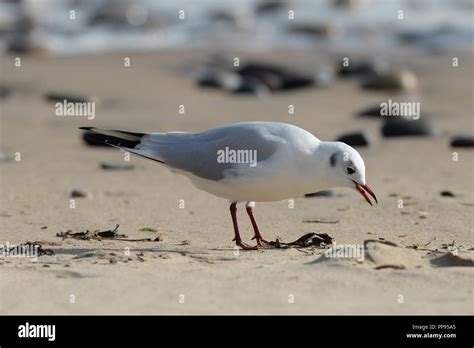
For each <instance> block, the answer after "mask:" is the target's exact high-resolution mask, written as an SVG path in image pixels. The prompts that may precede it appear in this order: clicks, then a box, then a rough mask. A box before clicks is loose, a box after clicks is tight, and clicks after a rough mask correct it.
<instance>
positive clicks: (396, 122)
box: [382, 116, 436, 137]
mask: <svg viewBox="0 0 474 348" xmlns="http://www.w3.org/2000/svg"><path fill="white" fill-rule="evenodd" d="M382 134H383V136H384V137H399V136H433V135H435V134H436V130H435V128H434V127H433V125H432V124H431V123H429V122H428V121H426V120H424V119H418V120H411V119H406V118H403V117H395V116H390V117H386V118H385V122H384V124H383V126H382Z"/></svg>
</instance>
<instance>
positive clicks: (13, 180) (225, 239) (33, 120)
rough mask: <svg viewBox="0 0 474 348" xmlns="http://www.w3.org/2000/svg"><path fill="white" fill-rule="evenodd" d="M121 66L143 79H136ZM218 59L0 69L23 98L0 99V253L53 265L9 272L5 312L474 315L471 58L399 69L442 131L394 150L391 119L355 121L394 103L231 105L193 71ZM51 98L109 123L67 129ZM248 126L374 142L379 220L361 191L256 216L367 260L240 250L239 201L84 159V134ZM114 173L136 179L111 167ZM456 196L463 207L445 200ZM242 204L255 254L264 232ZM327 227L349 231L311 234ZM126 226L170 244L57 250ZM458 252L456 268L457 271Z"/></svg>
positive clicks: (82, 122)
mask: <svg viewBox="0 0 474 348" xmlns="http://www.w3.org/2000/svg"><path fill="white" fill-rule="evenodd" d="M227 54H228V55H229V56H230V57H234V56H239V57H240V58H241V59H242V61H245V60H251V59H253V60H264V61H273V62H279V63H283V64H286V65H289V66H293V67H305V68H309V69H311V68H312V67H314V68H318V67H322V66H330V67H334V66H335V61H336V59H335V56H334V55H330V54H327V55H324V54H321V53H320V52H318V53H315V52H311V51H308V52H284V51H281V52H272V53H265V54H256V53H253V54H249V53H242V52H238V51H236V52H228V53H227ZM453 56H456V57H459V62H460V63H459V66H458V67H453V66H452V63H451V62H452V57H453ZM125 57H129V58H130V61H131V66H130V67H124V64H123V62H124V58H125ZM207 57H208V52H206V51H205V50H201V51H200V50H179V51H167V52H155V53H108V54H100V55H84V56H72V57H55V56H48V55H39V56H25V57H23V58H22V64H21V68H18V67H15V66H14V63H13V62H14V57H13V56H11V55H4V56H3V57H2V70H3V77H2V84H3V85H4V86H8V87H10V88H11V89H12V94H11V95H10V96H8V97H7V98H5V99H3V100H1V111H0V112H1V124H0V125H1V148H0V149H1V152H2V158H3V159H2V160H1V162H0V174H1V177H0V178H1V185H0V188H1V194H0V197H1V200H0V214H1V217H0V241H2V243H6V242H9V243H13V244H14V243H16V244H19V243H25V242H27V241H29V242H34V241H38V242H39V243H40V244H42V247H43V248H45V249H51V250H52V251H53V252H54V255H50V256H48V255H44V256H40V257H39V258H38V260H37V261H36V262H32V261H31V260H30V259H26V258H12V257H10V258H1V259H0V277H1V285H0V294H1V300H0V311H1V312H2V313H4V314H31V313H32V314H85V313H87V314H473V313H474V310H473V309H474V306H473V304H474V303H473V299H474V297H473V281H472V279H473V275H474V273H473V268H472V267H466V266H461V264H462V262H465V265H469V264H470V265H471V266H472V260H473V257H474V251H473V247H474V245H473V244H474V240H473V226H474V225H473V216H474V214H473V209H474V184H473V183H474V177H473V176H474V174H473V173H474V153H473V152H472V150H470V149H457V148H451V147H450V146H449V139H450V137H451V136H452V135H454V134H459V133H462V134H472V133H473V132H474V123H473V116H472V110H473V109H474V105H473V103H474V102H473V83H472V81H473V76H474V75H473V73H474V72H473V60H472V56H471V55H470V54H467V53H457V52H449V54H448V53H444V54H439V55H430V54H418V55H417V56H406V55H402V54H398V55H397V54H393V55H391V56H390V61H391V63H392V64H394V65H395V66H403V67H407V68H409V69H411V70H413V71H414V72H415V74H416V76H417V77H418V80H419V85H418V87H417V88H416V90H415V91H413V92H411V94H412V95H415V96H416V97H417V98H419V100H420V101H421V115H422V118H426V119H428V120H429V121H430V122H432V123H433V124H434V125H435V127H436V128H437V129H438V130H439V133H438V135H436V136H433V137H408V138H393V139H392V138H384V137H382V136H381V132H380V127H381V121H380V120H378V119H370V118H361V117H357V116H356V115H355V114H356V113H357V112H358V111H360V110H361V109H363V108H366V107H368V106H370V105H374V104H377V103H380V101H382V100H387V99H388V98H391V97H392V96H393V94H391V93H388V92H370V91H367V90H363V89H361V88H359V86H358V84H357V82H356V81H354V80H342V79H336V80H335V82H334V83H333V84H331V85H330V86H328V87H326V88H308V89H302V90H298V91H295V92H293V91H289V92H281V93H275V94H273V95H271V96H268V97H255V96H244V95H242V96H240V95H232V94H229V93H226V92H224V91H222V90H214V89H204V88H199V87H198V86H197V85H196V83H195V81H194V78H193V76H192V75H191V74H190V71H192V70H193V67H195V66H196V65H199V64H202V63H203V62H205V61H206V59H207ZM47 93H64V94H67V95H79V96H85V97H87V98H94V100H97V101H98V102H97V104H96V110H95V118H94V119H93V120H88V119H87V118H85V117H66V116H62V117H59V116H56V115H55V109H54V103H51V102H48V101H46V100H45V97H44V96H45V94H47ZM290 104H291V105H294V106H295V113H294V114H292V115H289V114H288V106H289V105H290ZM180 105H184V106H185V114H180V113H179V106H180ZM246 120H268V121H280V122H287V123H291V124H295V125H297V126H300V127H302V128H304V129H306V130H308V131H310V132H312V133H313V134H315V135H316V136H317V137H319V138H320V139H322V140H333V139H335V138H336V137H338V136H339V135H340V134H342V133H345V132H350V131H354V130H365V131H366V132H368V133H369V134H370V135H371V136H372V137H373V139H374V143H373V144H372V145H371V146H369V147H363V148H359V151H360V153H361V155H362V156H363V158H364V159H365V163H366V166H367V180H368V183H370V186H371V187H372V188H373V189H374V191H375V192H376V193H377V196H378V198H379V204H378V205H376V206H374V207H370V206H369V205H368V204H367V203H366V202H364V200H363V199H362V198H361V197H360V196H359V195H358V194H357V192H355V191H351V190H346V189H335V190H334V191H335V193H336V195H335V196H333V197H315V198H305V197H295V198H294V201H293V202H289V201H281V202H274V203H261V204H259V203H257V206H256V210H255V212H256V218H257V221H258V222H259V225H260V229H261V231H262V234H263V235H264V237H266V238H267V239H269V240H275V239H276V238H278V239H279V240H282V241H285V242H290V241H293V240H296V239H298V238H299V237H301V236H302V235H304V234H306V233H309V232H316V233H327V234H329V235H330V236H332V237H333V238H334V240H335V242H336V243H337V244H345V245H347V244H357V245H362V244H363V243H364V241H367V240H375V241H379V242H373V243H369V244H371V245H372V247H370V248H368V250H366V253H365V254H364V257H363V260H359V261H358V260H356V259H350V258H327V257H325V256H324V249H318V248H303V249H296V248H289V249H262V250H258V251H242V250H240V251H237V250H236V249H235V248H234V243H233V242H232V241H231V240H232V238H233V231H232V225H231V220H230V215H229V210H228V202H226V201H225V200H223V199H220V198H217V197H214V196H211V195H209V194H207V193H205V192H202V191H199V190H197V189H195V188H194V187H193V186H192V184H191V183H190V181H189V180H188V179H187V178H185V177H184V176H180V175H176V174H174V173H172V172H171V171H169V170H168V169H167V168H165V167H163V166H160V165H159V164H157V163H156V162H152V161H147V160H145V159H142V158H137V157H131V160H130V162H124V155H123V154H121V153H120V152H119V151H117V150H115V149H113V148H106V147H90V146H87V145H86V144H85V143H84V142H83V141H82V139H81V134H82V133H81V132H80V131H79V130H78V127H80V126H94V127H104V128H111V129H125V130H129V131H136V132H152V131H155V132H162V131H163V132H164V131H175V130H179V131H188V132H196V131H201V130H205V129H208V128H212V127H216V126H220V125H224V124H230V123H236V122H240V121H246ZM453 152H457V159H458V160H457V161H456V160H453ZM17 153H20V156H21V160H20V161H17V160H15V156H16V155H17ZM100 163H108V164H117V165H123V164H132V165H134V168H133V169H131V170H117V171H109V170H103V169H101V167H100ZM72 190H81V191H84V192H86V193H87V194H88V195H89V197H86V198H75V207H74V208H71V207H70V203H71V202H70V199H71V197H70V193H71V191H72ZM444 190H449V191H450V192H452V193H454V195H455V196H454V197H444V196H441V195H440V192H441V191H444ZM400 199H402V200H403V202H404V206H403V208H400V207H399V200H400ZM239 208H240V210H239V211H238V214H239V222H240V226H241V229H242V235H243V236H244V239H245V240H247V241H249V239H250V237H251V236H252V232H251V225H250V223H249V221H248V219H247V217H246V214H245V209H243V206H241V207H239ZM315 219H323V220H324V219H330V220H333V221H337V222H335V223H307V222H303V221H304V220H315ZM117 224H119V225H120V227H119V233H122V234H125V235H127V236H128V238H134V239H140V238H150V239H155V238H157V237H158V236H159V237H160V238H159V239H160V241H149V242H148V241H139V242H131V241H125V240H107V239H102V240H95V239H93V240H76V239H64V240H63V239H62V238H60V237H57V233H60V232H64V231H67V230H71V231H73V232H79V231H85V230H91V231H94V230H101V231H104V230H109V229H113V228H114V227H115V225H117ZM144 228H145V229H146V228H148V229H153V230H156V232H152V231H143V230H142V231H140V230H141V229H144ZM384 241H389V242H392V243H395V244H396V245H397V246H393V245H387V244H384V243H383V242H384ZM453 250H456V257H449V256H448V257H447V258H446V257H445V258H444V259H443V256H446V254H447V253H448V252H449V251H451V252H452V251H453ZM369 254H370V255H369ZM451 255H452V254H451ZM460 260H464V261H460ZM466 260H467V261H466ZM468 260H470V261H468ZM469 262H470V263H469ZM394 265H395V266H397V267H392V266H394Z"/></svg>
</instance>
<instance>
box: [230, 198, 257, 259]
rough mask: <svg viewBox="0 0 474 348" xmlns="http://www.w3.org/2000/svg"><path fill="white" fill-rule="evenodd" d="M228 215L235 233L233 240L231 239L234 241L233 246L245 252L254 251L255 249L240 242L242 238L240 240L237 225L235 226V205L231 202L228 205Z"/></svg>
mask: <svg viewBox="0 0 474 348" xmlns="http://www.w3.org/2000/svg"><path fill="white" fill-rule="evenodd" d="M230 215H232V223H233V224H234V232H235V238H234V239H232V240H233V241H235V244H236V245H237V246H239V247H241V248H242V249H245V250H255V249H256V248H257V247H252V246H250V245H248V244H245V243H244V242H242V238H240V233H239V225H238V224H237V203H236V202H233V203H232V204H231V205H230Z"/></svg>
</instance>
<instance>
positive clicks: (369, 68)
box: [337, 58, 389, 77]
mask: <svg viewBox="0 0 474 348" xmlns="http://www.w3.org/2000/svg"><path fill="white" fill-rule="evenodd" d="M341 62H342V59H341ZM341 62H340V63H338V69H337V75H338V76H340V77H352V76H369V75H373V74H377V72H378V71H381V70H386V69H388V67H389V66H388V64H387V63H386V62H385V61H381V62H373V61H368V60H367V61H366V60H361V61H354V60H353V59H351V58H349V65H348V66H344V65H343V64H342V63H341Z"/></svg>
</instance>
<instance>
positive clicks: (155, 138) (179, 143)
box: [126, 123, 285, 180]
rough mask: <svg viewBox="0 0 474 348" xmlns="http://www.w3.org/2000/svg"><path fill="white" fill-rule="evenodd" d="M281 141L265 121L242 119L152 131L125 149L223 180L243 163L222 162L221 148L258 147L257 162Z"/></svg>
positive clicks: (251, 148) (176, 167) (244, 148)
mask: <svg viewBox="0 0 474 348" xmlns="http://www.w3.org/2000/svg"><path fill="white" fill-rule="evenodd" d="M282 142H285V140H284V139H282V138H281V137H279V136H278V135H275V134H272V132H271V130H269V129H268V128H267V127H265V126H264V125H249V124H244V123H242V124H236V125H230V126H224V127H219V128H214V129H210V130H208V131H205V132H202V133H195V134H192V133H179V132H171V133H152V134H148V135H145V136H144V137H142V138H141V139H140V143H139V144H138V145H136V146H135V148H134V149H126V150H128V151H130V152H132V153H136V154H138V155H141V156H144V157H147V158H150V159H155V160H158V161H161V162H164V163H165V164H167V165H169V166H170V167H172V168H175V169H178V170H182V171H185V172H190V173H192V174H193V175H195V176H198V177H201V178H204V179H208V180H220V179H223V178H224V177H225V175H226V174H230V173H232V170H233V169H236V168H237V167H238V166H239V165H242V164H238V163H219V162H218V151H219V150H224V151H225V149H226V147H227V148H228V149H229V150H236V151H237V150H256V154H257V158H256V160H257V163H258V162H261V161H265V160H266V159H267V158H269V157H270V156H272V155H273V154H274V153H275V152H276V151H277V147H278V146H279V145H280V144H281V143H282ZM246 165H247V166H248V164H246Z"/></svg>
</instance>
